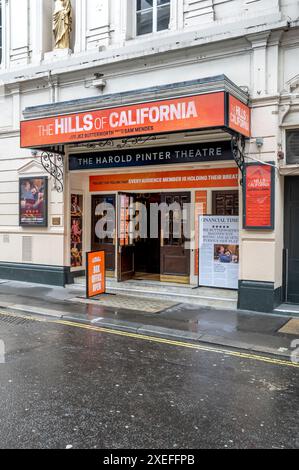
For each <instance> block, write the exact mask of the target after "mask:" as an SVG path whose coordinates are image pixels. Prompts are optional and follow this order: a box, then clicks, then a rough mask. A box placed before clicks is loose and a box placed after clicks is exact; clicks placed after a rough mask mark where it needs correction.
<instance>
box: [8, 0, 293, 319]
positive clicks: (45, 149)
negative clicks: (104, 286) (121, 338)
mask: <svg viewBox="0 0 299 470" xmlns="http://www.w3.org/2000/svg"><path fill="white" fill-rule="evenodd" d="M23 3H24V5H23ZM52 3H53V4H54V2H48V0H40V1H39V2H36V1H33V0H28V2H27V1H26V2H19V1H18V0H10V1H9V2H0V9H1V15H0V22H2V23H1V27H0V34H2V36H1V37H2V43H1V44H0V49H1V52H0V57H1V66H0V100H1V113H0V253H1V256H0V279H1V280H6V279H12V280H18V281H25V282H32V283H36V284H38V283H42V284H49V285H58V286H65V285H67V284H72V283H73V282H75V281H78V279H80V278H81V279H82V282H83V279H84V275H85V272H86V253H88V252H90V251H95V250H103V251H105V255H106V276H107V278H108V283H109V282H110V283H111V284H110V285H112V283H113V285H114V286H117V288H119V289H121V288H122V289H125V288H126V286H128V280H131V279H134V280H135V281H134V283H132V282H131V283H130V282H129V284H134V285H135V282H137V283H138V282H139V280H140V282H143V283H145V281H148V284H149V283H150V285H151V286H153V290H154V292H159V289H162V287H163V286H164V288H165V289H167V287H168V286H169V285H171V286H172V287H173V288H174V286H178V289H179V288H181V289H183V287H182V286H189V287H190V291H191V288H192V287H194V288H196V287H197V286H203V287H211V288H213V289H214V290H213V291H212V292H213V294H211V296H212V297H214V298H217V297H221V296H222V294H223V296H225V295H226V294H227V295H230V294H231V293H230V292H224V291H223V290H221V291H219V290H217V289H229V290H233V291H234V293H233V294H232V295H233V296H234V298H236V297H238V306H239V308H241V309H245V310H254V311H264V312H272V311H273V309H275V308H276V307H277V306H279V305H281V304H282V303H284V302H285V303H286V305H287V307H283V310H285V309H288V308H290V307H289V306H290V305H293V304H295V310H296V308H298V304H299V275H298V273H299V268H298V266H299V261H298V260H299V255H298V243H297V239H298V235H299V232H298V230H299V229H298V227H299V219H298V217H299V216H298V214H299V192H298V187H299V182H298V178H299V98H298V96H299V78H298V77H299V69H298V60H297V58H298V54H299V39H298V38H299V33H298V31H299V22H298V17H299V10H298V8H299V6H298V2H297V0H288V1H287V0H282V1H281V2H269V1H268V0H258V1H256V2H244V1H242V0H230V1H223V2H206V0H197V1H196V2H183V1H180V0H171V1H169V2H166V3H167V5H166V6H165V5H164V4H163V9H162V7H161V9H159V8H160V7H159V5H158V2H153V7H152V8H151V9H150V10H151V11H148V12H147V13H146V16H144V14H143V13H144V12H141V11H139V10H138V9H136V5H137V6H138V5H139V4H140V2H135V1H133V0H121V1H120V0H103V1H102V2H83V1H72V2H71V3H72V7H73V13H74V15H73V25H74V27H73V31H72V34H71V37H70V49H62V50H59V51H58V50H55V48H54V42H53V33H52V13H53V11H52V10H53V9H52V6H53V4H52ZM141 3H143V4H147V3H151V2H141ZM207 3H209V5H207ZM21 4H22V5H21ZM150 13H151V14H152V18H153V19H155V21H157V24H153V25H152V26H153V29H152V30H148V29H147V28H148V27H149V25H148V23H146V24H144V22H143V18H145V17H146V18H148V17H149V16H150ZM159 14H161V15H162V16H161V18H162V19H163V21H162V19H161V21H162V23H159V25H160V26H159V27H161V30H160V29H158V18H159ZM165 15H166V16H165ZM34 18H36V20H34ZM165 18H166V19H165ZM36 25H38V27H36ZM135 26H136V28H135ZM1 28H2V29H1ZM16 32H17V34H16ZM80 282H81V281H80ZM118 283H120V284H118ZM126 283H127V284H126ZM120 286H121V287H120ZM179 286H181V287H179ZM209 292H211V291H209ZM296 305H297V307H296Z"/></svg>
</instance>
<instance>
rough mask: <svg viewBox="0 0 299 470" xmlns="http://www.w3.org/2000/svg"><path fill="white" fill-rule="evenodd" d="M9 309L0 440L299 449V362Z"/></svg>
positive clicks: (36, 444)
mask: <svg viewBox="0 0 299 470" xmlns="http://www.w3.org/2000/svg"><path fill="white" fill-rule="evenodd" d="M9 321H12V323H8V319H7V318H5V317H2V318H0V340H3V341H4V343H5V349H6V355H5V360H6V363H5V364H0V402H1V407H0V448H1V449H3V448H64V449H65V448H66V447H67V446H73V448H112V449H113V448H128V449H135V448H154V449H159V448H167V449H180V448H183V449H194V448H197V449H201V448H282V447H285V448H299V432H298V422H299V419H298V417H299V416H298V410H299V387H298V376H299V369H298V368H297V369H296V368H293V367H288V366H283V365H277V364H271V363H263V362H260V361H256V360H254V359H248V358H242V357H232V356H229V355H228V354H225V352H223V353H215V352H211V351H200V350H199V351H198V350H194V349H188V348H184V347H181V346H174V345H169V344H163V343H161V344H158V343H152V342H149V341H144V340H142V339H135V338H130V337H125V336H118V335H113V334H108V333H100V332H97V331H91V330H88V329H84V328H82V329H81V328H74V327H72V326H66V325H61V324H51V323H40V322H35V321H30V322H22V321H20V322H19V321H18V320H13V319H12V320H9Z"/></svg>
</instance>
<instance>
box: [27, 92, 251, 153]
mask: <svg viewBox="0 0 299 470" xmlns="http://www.w3.org/2000/svg"><path fill="white" fill-rule="evenodd" d="M226 98H227V94H226V93H225V92H223V91H221V92H215V93H206V94H202V95H194V96H187V97H183V98H175V99H168V100H163V101H153V102H148V103H140V104H133V105H129V106H121V107H114V108H107V109H100V110H96V111H88V112H83V113H77V114H67V115H62V116H53V117H46V118H41V119H34V120H28V121H22V122H21V147H22V148H34V147H37V148H38V147H43V146H44V147H45V146H50V145H62V144H66V143H68V144H70V143H79V142H88V141H97V140H105V139H115V138H125V137H130V136H131V137H132V136H137V135H138V136H141V135H151V134H161V133H169V132H180V131H187V130H192V129H208V128H222V127H227V126H228V121H230V122H232V124H233V125H234V129H237V130H238V132H240V133H242V134H243V135H246V136H247V134H248V129H249V124H247V123H245V124H244V119H245V121H246V119H249V116H250V111H249V108H248V107H247V106H246V105H244V104H243V103H241V102H240V101H239V100H236V101H237V103H240V104H239V105H238V106H237V107H236V104H234V103H233V104H231V105H230V106H231V113H230V114H231V117H230V119H228V114H229V110H228V104H227V103H228V101H229V100H227V99H226ZM245 109H248V111H247V112H246V113H245V114H244V112H243V111H244V110H245Z"/></svg>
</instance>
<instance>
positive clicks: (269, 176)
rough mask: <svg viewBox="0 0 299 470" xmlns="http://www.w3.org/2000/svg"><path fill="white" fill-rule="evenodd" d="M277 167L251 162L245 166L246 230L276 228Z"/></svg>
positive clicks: (244, 217) (244, 224)
mask: <svg viewBox="0 0 299 470" xmlns="http://www.w3.org/2000/svg"><path fill="white" fill-rule="evenodd" d="M274 188H275V169H274V167H272V166H271V165H263V164H261V163H250V164H248V165H246V168H245V189H244V203H243V206H244V215H243V226H244V228H245V229H246V230H274V201H275V194H274Z"/></svg>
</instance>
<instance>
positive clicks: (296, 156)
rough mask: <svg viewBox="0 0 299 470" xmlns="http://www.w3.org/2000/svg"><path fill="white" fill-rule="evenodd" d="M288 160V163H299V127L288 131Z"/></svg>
mask: <svg viewBox="0 0 299 470" xmlns="http://www.w3.org/2000/svg"><path fill="white" fill-rule="evenodd" d="M286 161H287V164H288V165H296V164H298V163H299V129H292V130H287V131H286Z"/></svg>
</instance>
